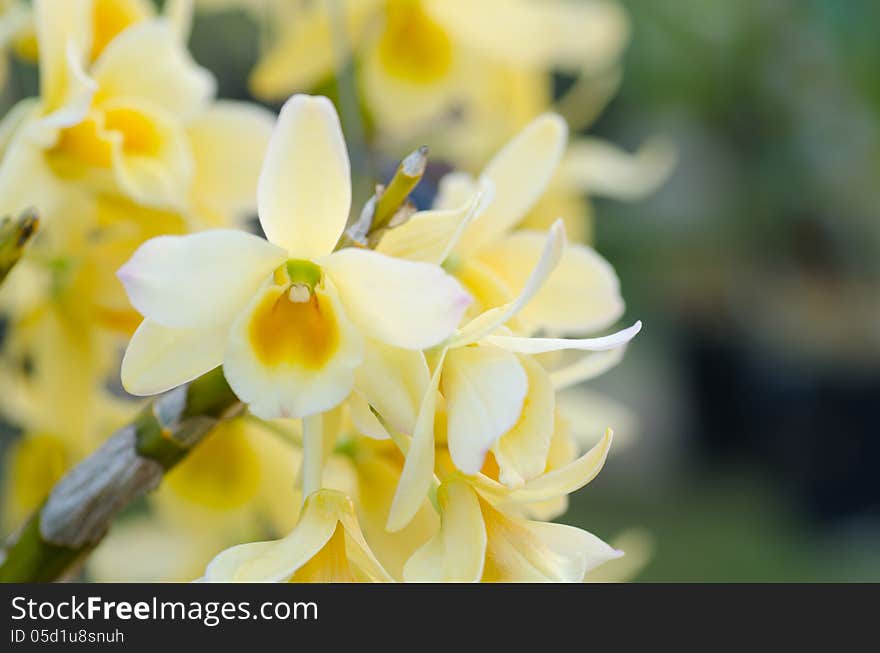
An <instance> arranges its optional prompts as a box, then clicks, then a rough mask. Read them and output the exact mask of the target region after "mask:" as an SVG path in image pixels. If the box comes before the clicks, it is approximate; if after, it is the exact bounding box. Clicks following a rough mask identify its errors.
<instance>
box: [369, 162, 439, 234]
mask: <svg viewBox="0 0 880 653" xmlns="http://www.w3.org/2000/svg"><path fill="white" fill-rule="evenodd" d="M427 164H428V148H427V147H425V146H424V145H423V146H422V147H420V148H419V149H417V150H416V151H415V152H412V153H411V154H409V155H408V156H407V157H406V158H405V159H404V160H403V161H401V162H400V165H399V166H398V167H397V171H396V172H395V173H394V176H393V177H392V178H391V181H390V182H388V185H387V186H386V187H385V190H383V191H382V194H381V195H380V196H379V199H378V201H377V202H376V211H375V213H374V214H373V226H372V231H374V232H375V231H378V230H379V229H384V228H385V227H387V226H388V224H389V223H390V222H391V220H392V218H394V216H395V215H396V214H397V212H398V211H399V210H400V207H402V206H403V205H404V204H405V203H406V199H407V198H408V197H409V194H410V193H411V192H412V191H413V189H414V188H415V187H416V185H417V184H418V183H419V181H420V180H421V179H422V175H424V174H425V166H426V165H427Z"/></svg>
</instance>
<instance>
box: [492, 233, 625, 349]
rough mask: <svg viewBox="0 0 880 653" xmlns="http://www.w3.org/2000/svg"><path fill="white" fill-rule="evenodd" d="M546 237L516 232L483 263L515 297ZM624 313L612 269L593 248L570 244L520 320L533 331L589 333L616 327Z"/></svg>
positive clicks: (498, 243)
mask: <svg viewBox="0 0 880 653" xmlns="http://www.w3.org/2000/svg"><path fill="white" fill-rule="evenodd" d="M545 238H546V235H545V234H543V233H541V232H539V231H517V232H516V233H513V234H510V235H509V236H507V237H505V238H503V239H502V240H500V241H498V242H497V243H495V244H493V245H491V246H490V247H488V248H486V249H485V250H483V251H482V252H481V253H480V257H479V260H480V261H481V262H482V263H484V264H485V265H487V266H489V267H490V268H491V269H492V270H493V271H494V272H495V273H496V274H497V275H498V276H499V277H501V278H502V279H503V280H504V282H505V283H506V284H507V285H508V286H509V287H510V288H511V290H512V291H513V292H514V293H516V292H519V290H520V288H522V287H523V286H524V285H525V284H526V283H527V281H528V275H529V270H531V269H532V267H533V266H534V265H535V264H536V263H537V261H539V260H540V257H541V253H542V250H543V248H544V241H545ZM623 309H624V304H623V299H622V298H621V296H620V281H619V280H618V278H617V275H616V274H615V272H614V268H612V267H611V265H610V264H609V263H608V261H606V260H605V259H604V258H602V257H601V256H599V254H598V253H596V251H595V250H593V249H592V248H590V247H587V246H586V245H581V244H579V243H571V244H569V245H568V246H567V247H566V248H565V250H564V251H563V253H562V258H561V259H560V260H559V264H558V265H557V266H556V269H555V270H553V273H552V274H551V275H550V276H549V278H548V279H547V281H546V282H545V283H544V285H543V286H542V287H541V289H540V291H538V292H537V293H536V294H535V296H534V297H533V298H532V299H531V301H529V303H528V304H527V305H526V306H524V307H523V309H522V312H521V314H520V317H521V319H522V320H523V321H524V322H526V323H527V324H529V325H531V326H532V327H533V328H534V329H547V330H549V331H551V332H553V333H556V334H560V333H586V332H590V331H596V330H597V329H604V328H606V327H608V326H609V325H611V324H613V323H614V322H616V321H617V320H618V319H620V316H621V315H622V314H623Z"/></svg>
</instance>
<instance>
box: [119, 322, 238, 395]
mask: <svg viewBox="0 0 880 653" xmlns="http://www.w3.org/2000/svg"><path fill="white" fill-rule="evenodd" d="M228 338H229V324H220V325H218V326H215V327H213V328H209V329H204V328H194V329H169V328H167V327H163V326H160V325H158V324H156V323H155V322H151V321H150V320H144V321H143V322H142V323H141V325H140V326H139V327H138V328H137V330H136V331H135V332H134V335H132V337H131V342H129V343H128V348H127V349H126V350H125V356H124V357H123V359H122V386H123V387H124V388H125V390H126V391H127V392H129V393H131V394H133V395H139V396H145V395H154V394H159V393H160V392H165V391H166V390H170V389H171V388H176V387H177V386H179V385H183V384H184V383H187V382H189V381H192V380H193V379H195V378H196V377H198V376H201V375H202V374H204V373H205V372H208V371H210V370H212V369H214V368H215V367H217V366H218V365H220V363H222V362H223V352H224V350H225V349H226V340H227V339H228Z"/></svg>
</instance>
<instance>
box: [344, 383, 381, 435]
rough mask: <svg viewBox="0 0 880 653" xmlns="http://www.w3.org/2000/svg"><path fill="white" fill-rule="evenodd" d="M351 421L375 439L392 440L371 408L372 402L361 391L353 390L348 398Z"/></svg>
mask: <svg viewBox="0 0 880 653" xmlns="http://www.w3.org/2000/svg"><path fill="white" fill-rule="evenodd" d="M348 405H349V408H350V413H349V414H350V416H351V422H352V424H353V425H354V427H355V428H356V429H357V430H358V432H360V433H361V434H363V435H366V436H367V437H368V438H373V439H374V440H390V439H391V435H389V433H388V431H387V430H386V429H385V427H384V426H383V425H382V422H380V421H379V418H378V417H376V414H375V413H374V412H373V410H372V409H371V408H370V403H369V402H368V401H367V400H366V399H364V397H363V395H361V394H360V393H359V392H352V393H351V396H350V397H349V398H348Z"/></svg>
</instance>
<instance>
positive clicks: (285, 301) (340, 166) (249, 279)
mask: <svg viewBox="0 0 880 653" xmlns="http://www.w3.org/2000/svg"><path fill="white" fill-rule="evenodd" d="M258 201H259V215H260V222H261V225H262V227H263V230H264V231H265V233H266V235H267V237H268V240H263V239H262V238H258V237H257V236H253V235H250V234H247V233H244V232H236V231H225V230H215V231H207V232H203V233H200V234H194V235H189V236H182V237H173V236H167V237H160V238H155V239H153V240H150V241H148V242H147V243H145V244H144V245H143V246H142V247H141V248H140V249H139V250H138V251H137V252H136V253H135V254H134V256H133V257H132V258H131V260H130V261H129V262H128V263H127V264H126V265H125V266H123V267H122V268H121V269H120V271H119V278H120V279H121V280H122V282H123V284H124V285H125V287H126V290H127V292H128V296H129V299H130V300H131V302H132V304H133V305H134V306H135V308H137V309H138V311H140V313H141V314H142V315H144V317H145V318H146V319H145V321H144V322H143V323H142V324H141V326H140V327H139V328H138V330H137V331H136V332H135V334H134V336H133V338H132V341H131V342H130V343H129V347H128V350H127V351H126V355H125V358H124V360H123V364H122V380H123V384H124V385H125V387H126V389H127V390H128V391H129V392H131V393H132V394H136V395H147V394H155V393H158V392H162V391H164V390H167V389H168V388H171V387H174V386H176V385H179V384H181V383H184V382H186V381H189V380H190V379H192V378H195V377H196V376H198V375H200V374H203V373H204V372H206V371H208V370H210V369H212V368H214V367H216V366H218V365H219V364H221V362H222V364H223V369H224V373H225V375H226V378H227V380H228V381H229V383H230V385H231V387H232V388H233V390H234V391H235V392H236V394H237V395H238V396H239V398H241V399H242V400H243V401H245V402H247V403H248V404H249V406H250V410H251V412H252V413H254V414H255V415H257V416H259V417H263V418H265V419H272V418H276V417H303V416H307V415H314V414H317V413H321V412H323V411H326V410H329V409H331V408H333V407H334V406H336V405H338V404H339V403H340V402H341V401H342V400H343V399H345V398H346V397H347V396H348V394H349V392H350V391H351V389H352V386H353V383H354V378H353V377H354V370H355V369H356V368H357V367H358V366H359V365H360V364H361V362H362V360H363V344H362V335H361V334H362V333H363V334H364V335H367V336H369V337H372V338H374V339H376V340H379V341H381V342H386V343H389V344H393V345H396V346H399V347H402V348H409V349H421V348H424V347H430V346H433V345H435V344H437V343H439V342H440V341H442V340H443V339H445V338H446V337H447V336H448V335H449V334H450V333H451V332H452V331H453V330H454V329H455V327H456V326H457V325H458V322H459V320H460V319H461V315H462V314H463V312H464V310H465V308H466V307H467V304H468V303H469V301H470V298H469V296H468V295H467V294H466V293H465V292H464V291H463V290H462V288H461V287H460V286H459V284H458V283H457V282H456V281H455V280H454V279H453V278H452V277H450V276H448V275H447V274H446V273H445V272H444V271H443V270H442V269H441V268H440V267H438V266H434V265H430V264H426V263H417V262H410V261H402V260H396V259H392V258H391V257H387V256H384V255H381V254H378V253H376V252H373V251H369V250H358V249H350V248H349V249H342V250H339V251H333V250H334V247H335V245H336V243H337V241H338V239H339V237H340V235H341V234H342V230H343V228H344V227H345V223H346V221H347V219H348V213H349V209H350V203H351V181H350V178H349V162H348V154H347V152H346V149H345V143H344V141H343V137H342V132H341V130H340V127H339V119H338V117H337V115H336V111H335V109H334V108H333V105H332V104H331V103H330V102H329V101H328V100H327V99H326V98H314V97H309V96H305V95H297V96H294V97H293V98H291V99H290V100H289V101H288V102H287V103H286V104H285V106H284V108H283V109H282V111H281V115H280V116H279V119H278V123H277V125H276V127H275V131H274V133H273V136H272V141H271V143H270V146H269V150H268V153H267V156H266V160H265V163H264V164H263V169H262V173H261V175H260V182H259V200H258Z"/></svg>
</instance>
